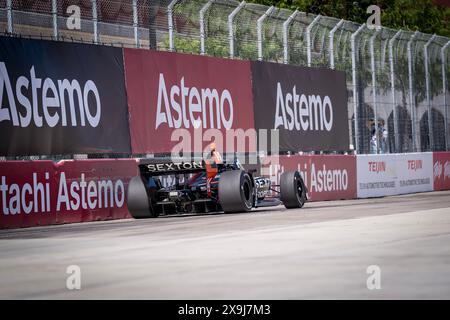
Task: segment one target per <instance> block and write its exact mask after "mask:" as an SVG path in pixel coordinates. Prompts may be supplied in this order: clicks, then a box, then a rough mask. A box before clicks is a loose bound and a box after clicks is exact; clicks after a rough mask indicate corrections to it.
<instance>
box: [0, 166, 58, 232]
mask: <svg viewBox="0 0 450 320" xmlns="http://www.w3.org/2000/svg"><path fill="white" fill-rule="evenodd" d="M55 174H56V167H55V165H54V163H53V162H52V161H2V162H0V179H1V180H0V192H1V194H0V207H1V216H0V229H4V228H19V227H32V226H38V225H46V224H52V223H55V222H54V221H55V220H56V214H55V212H54V211H53V208H54V206H55V199H56V190H55V188H54V186H55Z"/></svg>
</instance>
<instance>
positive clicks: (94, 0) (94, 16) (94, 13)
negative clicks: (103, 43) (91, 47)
mask: <svg viewBox="0 0 450 320" xmlns="http://www.w3.org/2000/svg"><path fill="white" fill-rule="evenodd" d="M92 22H93V24H94V43H98V20H97V0H92Z"/></svg>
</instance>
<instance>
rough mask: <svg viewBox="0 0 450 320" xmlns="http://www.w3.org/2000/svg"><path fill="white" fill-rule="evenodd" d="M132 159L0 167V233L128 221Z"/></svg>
mask: <svg viewBox="0 0 450 320" xmlns="http://www.w3.org/2000/svg"><path fill="white" fill-rule="evenodd" d="M135 175H137V164H136V161H135V160H134V159H120V160H119V159H104V160H64V161H61V162H59V163H53V162H52V161H5V162H0V179H1V180H0V193H1V194H0V207H1V210H2V212H1V215H0V229H4V228H18V227H30V226H38V225H50V224H60V223H70V222H84V221H96V220H109V219H122V218H128V217H130V216H129V213H128V209H127V207H126V199H125V195H126V189H127V187H128V182H129V180H130V179H131V177H133V176H135Z"/></svg>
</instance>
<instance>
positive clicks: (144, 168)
mask: <svg viewBox="0 0 450 320" xmlns="http://www.w3.org/2000/svg"><path fill="white" fill-rule="evenodd" d="M206 169H207V168H206V163H205V161H203V160H198V161H163V160H156V159H141V160H139V172H140V173H141V175H146V176H163V175H171V174H190V173H197V172H202V171H206Z"/></svg>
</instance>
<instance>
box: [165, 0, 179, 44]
mask: <svg viewBox="0 0 450 320" xmlns="http://www.w3.org/2000/svg"><path fill="white" fill-rule="evenodd" d="M177 2H178V0H172V1H171V2H170V3H169V5H168V6H167V23H168V26H169V51H173V50H174V45H173V7H174V6H175V4H176V3H177Z"/></svg>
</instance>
